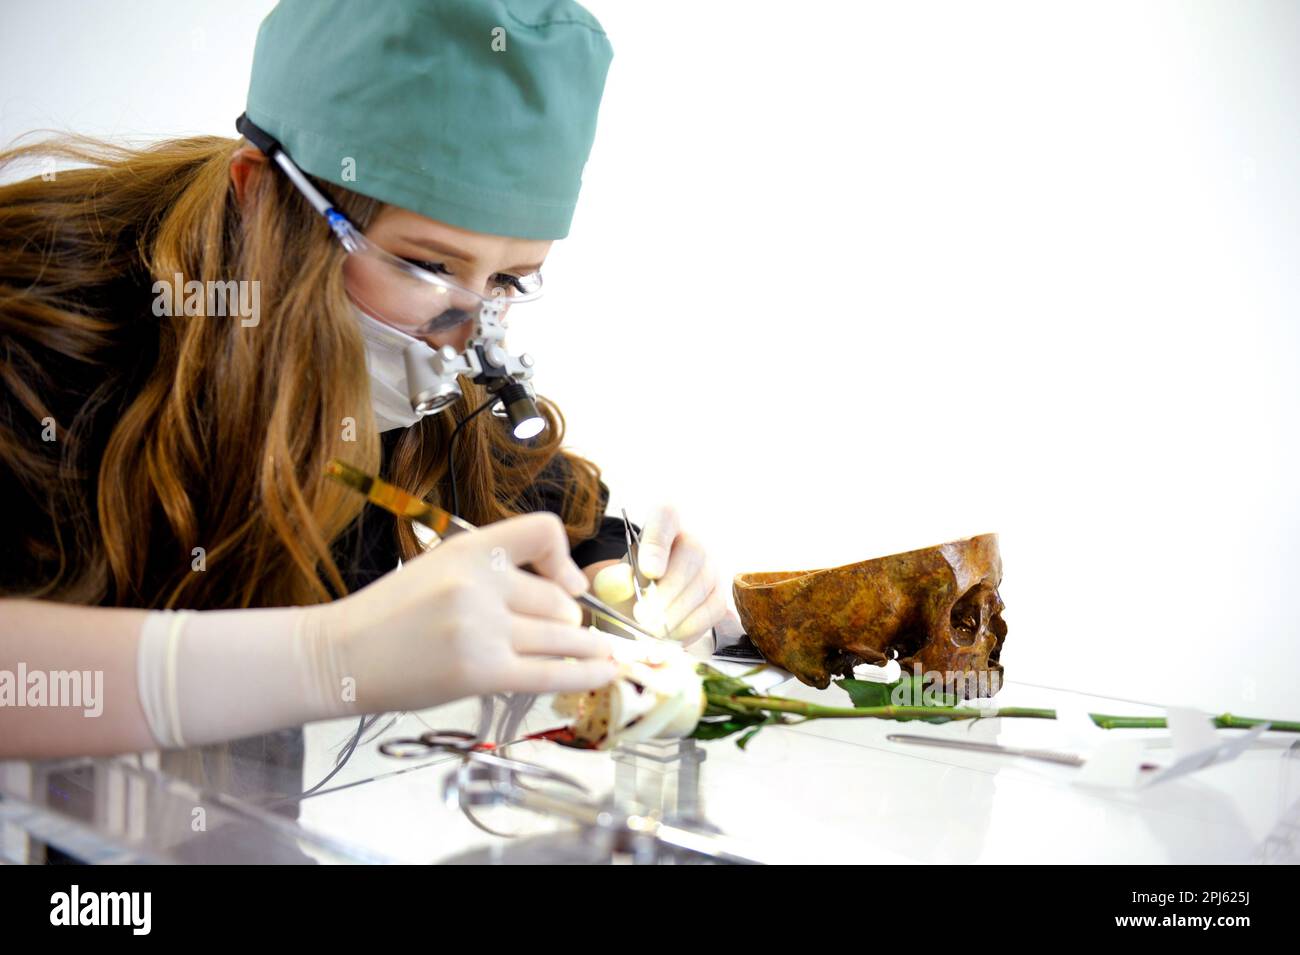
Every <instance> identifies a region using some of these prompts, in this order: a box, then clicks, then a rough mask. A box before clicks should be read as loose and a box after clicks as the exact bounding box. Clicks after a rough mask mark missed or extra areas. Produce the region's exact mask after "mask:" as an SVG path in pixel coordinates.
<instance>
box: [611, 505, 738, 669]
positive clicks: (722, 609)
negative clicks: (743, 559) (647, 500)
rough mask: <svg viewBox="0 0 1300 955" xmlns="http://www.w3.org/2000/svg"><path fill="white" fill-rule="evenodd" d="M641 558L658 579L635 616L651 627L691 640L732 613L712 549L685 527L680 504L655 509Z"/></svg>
mask: <svg viewBox="0 0 1300 955" xmlns="http://www.w3.org/2000/svg"><path fill="white" fill-rule="evenodd" d="M637 558H638V562H639V563H640V565H641V573H643V574H644V575H645V576H646V577H649V578H650V579H651V580H652V581H653V582H654V583H653V586H652V588H651V591H649V592H647V594H646V599H645V600H643V601H641V602H640V605H638V606H635V607H634V608H633V616H634V618H635V619H636V620H637V622H638V623H641V624H643V625H644V626H645V627H646V628H647V629H649V630H651V631H652V632H654V633H656V634H658V633H660V632H662V630H663V628H664V627H665V626H666V627H667V631H668V636H670V637H672V638H673V639H676V640H681V641H682V642H683V643H686V644H689V643H693V642H694V641H696V640H697V639H699V638H700V637H701V636H703V635H704V634H705V633H708V631H709V629H710V628H711V627H712V626H713V625H714V624H715V623H717V622H718V621H719V620H721V619H722V618H723V616H724V615H725V614H726V612H727V601H726V595H725V594H724V593H722V592H721V591H720V590H719V588H718V578H717V574H716V572H715V571H714V569H713V565H712V563H711V562H710V561H709V558H708V554H707V553H706V552H705V550H704V546H703V545H702V544H701V543H700V542H699V541H698V540H697V539H696V538H695V537H693V536H692V535H691V534H688V533H686V532H685V531H683V530H682V529H681V520H680V518H679V517H678V514H677V511H676V509H675V508H673V507H671V506H668V505H665V506H663V507H658V508H655V509H654V510H653V511H652V512H651V514H650V518H649V519H648V520H647V521H646V522H645V524H644V525H643V526H642V528H641V547H640V549H639V551H638V552H637ZM606 569H609V568H606ZM601 573H604V571H602V572H601ZM598 576H599V575H598ZM597 596H599V591H597Z"/></svg>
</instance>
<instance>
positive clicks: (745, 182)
mask: <svg viewBox="0 0 1300 955" xmlns="http://www.w3.org/2000/svg"><path fill="white" fill-rule="evenodd" d="M588 6H589V8H590V9H591V10H592V11H593V12H594V13H596V15H597V16H598V17H600V19H601V20H602V22H603V23H604V24H605V26H606V28H607V30H608V31H609V33H610V36H611V39H612V42H613V45H614V48H615V59H614V63H613V66H612V68H611V72H610V77H609V83H608V86H607V88H606V94H605V100H604V104H603V106H602V112H601V120H600V130H599V133H598V135H597V140H596V145H595V149H594V151H593V154H592V158H591V162H590V163H589V164H588V167H587V171H586V174H585V187H584V195H583V200H582V202H581V204H580V207H579V211H578V215H577V217H576V219H575V221H574V225H573V231H572V233H571V237H570V238H569V239H568V240H566V241H564V242H562V243H559V244H557V246H556V249H555V251H554V252H553V254H552V257H551V259H550V261H549V262H548V269H547V272H548V274H547V279H548V296H547V299H546V300H545V302H544V303H540V304H538V305H537V306H536V307H535V311H534V312H532V313H530V314H531V316H532V317H529V318H528V319H527V320H526V321H525V320H524V319H523V317H522V316H521V317H519V319H518V320H516V321H515V322H514V324H513V328H512V331H513V332H514V336H515V337H514V341H515V344H516V345H517V346H522V347H527V348H528V349H529V350H531V351H533V352H534V353H535V354H536V355H537V357H538V360H539V377H538V383H539V388H540V390H541V391H542V392H543V393H544V394H547V395H549V396H550V397H552V398H554V399H555V400H556V401H557V402H558V403H559V404H560V406H561V408H562V409H563V410H564V411H565V413H566V415H567V417H568V420H569V426H570V432H569V434H570V444H571V445H572V446H573V447H575V449H577V450H579V451H581V452H583V453H585V454H587V455H588V456H590V457H592V458H593V459H594V460H596V461H597V462H598V463H599V464H600V465H601V466H602V467H603V469H604V473H605V478H606V480H607V482H608V483H609V484H610V486H611V488H612V489H613V492H614V502H613V503H614V506H615V508H617V507H618V506H620V505H625V506H627V507H628V509H629V510H630V511H631V512H632V514H633V516H634V519H635V518H637V517H639V516H641V515H642V514H643V513H644V511H645V510H646V508H647V507H648V506H649V505H650V504H651V503H653V502H656V501H660V500H663V501H671V502H673V503H675V504H677V505H678V506H679V508H680V509H681V510H682V511H683V513H684V514H685V515H686V517H687V523H688V526H689V527H690V529H691V530H692V531H693V532H695V533H697V534H698V535H699V536H700V537H702V538H703V539H704V540H705V541H706V542H707V543H708V544H709V545H710V548H711V550H712V552H713V554H714V556H715V559H716V561H717V564H718V566H719V568H720V571H721V573H722V575H723V576H724V578H725V579H727V580H729V579H730V576H731V574H733V573H735V572H738V571H754V570H781V569H805V568H812V567H818V566H832V565H835V564H840V563H848V562H852V561H856V560H860V559H864V558H867V557H873V556H878V555H881V554H886V553H890V552H894V551H899V550H905V549H910V548H914V547H920V546H926V545H930V544H935V543H939V542H941V541H945V540H950V539H954V538H958V537H962V536H967V535H969V534H973V533H980V532H985V531H996V532H998V533H999V534H1000V535H1001V542H1002V552H1003V560H1004V564H1005V573H1006V577H1005V582H1004V585H1003V597H1004V598H1005V600H1006V602H1007V605H1008V610H1007V615H1006V616H1007V620H1008V623H1009V625H1010V636H1009V637H1008V641H1007V645H1006V649H1005V652H1004V656H1003V660H1004V662H1005V664H1006V665H1007V671H1008V677H1009V678H1011V679H1017V680H1030V681H1036V682H1041V683H1045V684H1049V685H1053V686H1065V687H1072V688H1081V689H1082V688H1086V689H1088V690H1091V691H1093V692H1097V693H1108V694H1113V695H1118V696H1123V697H1129V698H1134V699H1142V700H1151V701H1160V702H1183V703H1190V704H1193V705H1198V706H1202V707H1204V708H1207V709H1214V710H1218V711H1222V710H1225V709H1230V710H1232V711H1234V712H1238V713H1245V714H1249V715H1265V716H1275V717H1288V718H1292V719H1296V718H1300V701H1297V699H1296V694H1295V693H1294V691H1293V682H1294V679H1295V676H1296V673H1297V669H1298V664H1300V649H1297V645H1298V642H1300V624H1298V622H1297V621H1298V620H1300V613H1298V611H1297V608H1296V606H1295V594H1296V589H1297V588H1296V587H1295V584H1294V578H1295V575H1296V573H1297V570H1298V569H1300V550H1298V549H1297V544H1296V537H1297V530H1298V528H1297V523H1298V522H1297V495H1296V492H1295V488H1296V486H1297V479H1298V478H1300V474H1298V473H1297V472H1298V470H1300V469H1298V468H1297V451H1296V416H1297V407H1298V405H1300V385H1297V376H1296V372H1297V366H1298V364H1300V361H1298V359H1297V355H1298V350H1297V346H1298V344H1300V343H1298V342H1297V338H1298V337H1300V335H1298V332H1297V307H1298V306H1300V289H1298V288H1297V285H1298V282H1297V278H1296V268H1295V263H1296V262H1297V255H1298V253H1300V241H1298V234H1300V226H1297V222H1298V221H1300V195H1298V189H1297V184H1296V183H1297V171H1298V170H1300V132H1298V131H1300V117H1298V115H1297V109H1296V102H1297V91H1300V5H1297V4H1294V3H1290V2H1285V0H1279V2H1246V0H1239V2H1228V0H1224V2H1217V3H1206V2H1183V3H1151V2H1147V3H1103V2H1097V0H1090V2H1087V3H1082V2H1081V3H1071V4H1063V3H1014V4H1013V3H993V2H980V3H952V4H949V3H915V2H909V3H903V2H895V3H830V2H814V0H809V2H804V3H801V4H798V5H792V4H777V3H763V2H753V0H750V2H717V0H715V2H703V0H693V2H686V0H658V2H656V3H653V4H648V3H639V4H638V3H628V2H626V0H590V2H589V3H588ZM269 8H270V4H269V3H265V2H256V3H248V2H245V3H235V2H221V3H209V4H204V5H200V4H184V5H181V4H175V3H165V2H137V3H125V2H115V3H90V2H79V3H78V2H66V0H64V2H41V3H26V4H19V3H12V2H6V3H5V4H4V6H3V14H2V15H3V18H4V19H3V30H0V136H2V138H3V139H4V140H5V141H8V140H10V139H12V138H13V137H14V136H16V135H18V134H20V133H23V132H26V131H28V130H31V129H33V128H36V127H47V126H48V127H55V128H60V129H69V130H76V131H80V132H88V133H94V134H100V135H108V136H121V137H132V138H143V139H157V138H164V137H168V136H176V135H183V134H190V133H214V134H219V135H232V136H233V135H234V131H233V125H232V123H233V119H234V117H235V116H236V115H237V114H238V113H239V112H240V111H241V110H242V107H243V97H244V94H245V91H246V84H247V77H248V70H249V65H250V62H251V57H252V48H253V41H254V36H255V32H256V27H257V24H258V22H259V21H260V19H261V17H262V16H263V15H264V14H265V12H266V11H267V10H268V9H269ZM358 9H359V10H363V9H364V10H369V9H373V7H372V6H371V5H368V4H359V5H358Z"/></svg>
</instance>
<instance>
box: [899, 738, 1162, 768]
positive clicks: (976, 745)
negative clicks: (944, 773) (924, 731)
mask: <svg viewBox="0 0 1300 955" xmlns="http://www.w3.org/2000/svg"><path fill="white" fill-rule="evenodd" d="M885 739H887V740H890V741H891V742H894V743H912V744H914V745H917V746H938V747H941V748H947V749H964V750H967V751H969V752H976V753H998V754H999V755H1002V756H1021V757H1023V758H1025V759H1039V760H1042V761H1044V762H1047V763H1059V764H1060V765H1062V766H1076V767H1077V766H1082V765H1083V764H1084V763H1085V762H1087V760H1085V759H1084V758H1083V757H1082V756H1080V755H1078V754H1077V753H1062V752H1059V751H1057V750H1054V749H1027V748H1025V747H1022V746H1003V745H1002V744H1001V743H981V742H978V741H976V740H969V739H947V738H943V737H938V736H914V735H912V734H910V733H890V734H889V735H888V736H886V737H885ZM1138 768H1139V769H1141V770H1144V771H1150V770H1154V769H1159V768H1160V767H1158V766H1156V765H1155V764H1154V763H1143V764H1142V765H1141V766H1139V767H1138Z"/></svg>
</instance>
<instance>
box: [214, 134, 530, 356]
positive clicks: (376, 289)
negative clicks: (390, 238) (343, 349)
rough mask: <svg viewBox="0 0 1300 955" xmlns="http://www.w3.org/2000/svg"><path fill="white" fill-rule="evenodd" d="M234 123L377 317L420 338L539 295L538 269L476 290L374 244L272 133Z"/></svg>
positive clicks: (362, 305)
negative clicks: (307, 211)
mask: <svg viewBox="0 0 1300 955" xmlns="http://www.w3.org/2000/svg"><path fill="white" fill-rule="evenodd" d="M235 126H236V128H237V129H238V130H239V131H240V132H241V133H242V134H243V135H244V136H245V137H246V138H247V139H248V141H249V142H251V143H252V144H253V145H254V146H256V147H257V148H258V149H260V150H261V151H262V152H263V153H265V154H266V155H267V157H268V158H270V159H271V160H273V161H274V162H275V163H276V165H278V166H279V167H280V169H281V170H282V171H283V172H284V174H285V176H287V177H288V179H289V181H290V182H291V183H293V185H294V187H295V188H297V189H298V191H299V192H301V193H302V195H303V197H304V198H306V200H307V201H308V202H309V203H311V205H312V207H313V208H314V209H316V211H317V212H319V213H320V214H321V215H322V216H324V217H325V219H326V221H327V222H328V223H329V226H330V229H331V230H333V232H334V235H335V237H336V238H337V239H338V241H339V244H340V245H341V246H342V247H343V249H344V250H345V251H346V252H347V253H348V256H347V258H346V259H345V260H344V263H343V270H344V276H345V278H346V279H347V286H348V294H349V295H350V296H351V298H352V299H353V301H355V302H356V304H357V306H358V307H359V308H361V309H362V310H363V311H365V312H367V313H368V314H370V315H372V316H374V317H375V318H377V319H379V320H380V321H383V322H386V323H387V324H389V325H392V326H393V327H395V328H397V329H400V330H401V331H403V332H405V333H407V334H408V335H411V336H412V337H415V338H422V337H424V336H427V335H432V334H435V333H437V332H441V331H447V330H449V329H452V328H456V327H457V326H459V325H462V324H464V323H465V322H467V321H470V320H471V319H473V318H475V317H476V316H477V315H479V314H480V312H481V311H482V310H483V309H484V308H488V309H491V310H494V311H495V313H496V314H498V315H500V314H502V313H504V311H505V310H506V309H507V308H509V307H510V306H512V305H516V304H520V303H523V302H531V301H533V300H534V299H536V298H538V297H539V296H540V295H541V294H542V276H541V273H540V272H532V273H530V274H528V275H504V274H500V275H497V276H494V277H493V280H492V285H491V287H490V288H488V289H485V290H484V291H482V292H480V291H476V290H474V289H470V288H466V287H465V286H462V285H460V284H458V283H456V282H455V281H453V280H452V279H451V277H449V276H447V275H442V274H439V273H437V272H432V271H430V270H429V269H425V268H421V267H420V266H418V265H415V264H414V263H412V262H409V261H407V260H406V259H403V258H400V257H398V256H396V255H393V254H392V253H391V252H389V251H387V250H386V249H382V248H380V247H379V246H377V245H375V243H373V242H371V241H370V240H369V239H367V238H366V236H365V235H364V234H362V232H361V230H360V229H358V228H357V227H356V226H355V225H353V224H352V221H351V220H350V219H348V217H347V216H346V215H344V214H343V213H342V212H340V211H339V210H338V209H336V208H335V207H334V205H333V204H332V203H331V202H330V201H329V199H327V198H326V197H325V195H324V194H323V193H321V191H320V190H319V189H317V188H316V187H315V186H314V185H313V184H312V182H311V180H309V179H308V178H307V176H306V175H305V174H304V173H303V171H302V170H301V169H299V168H298V166H297V164H296V163H294V161H293V159H292V158H291V157H290V156H289V154H288V153H287V152H285V150H284V147H282V146H281V145H280V143H279V142H278V141H277V140H276V139H275V138H274V137H272V136H270V135H269V134H268V133H266V132H265V131H264V130H262V129H260V128H259V127H258V126H256V125H254V124H253V123H252V122H251V121H250V120H249V119H248V116H247V115H246V114H245V115H241V116H240V117H239V119H237V120H236V121H235ZM485 293H486V294H485Z"/></svg>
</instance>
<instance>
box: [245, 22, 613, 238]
mask: <svg viewBox="0 0 1300 955" xmlns="http://www.w3.org/2000/svg"><path fill="white" fill-rule="evenodd" d="M612 57H613V50H612V48H611V47H610V45H609V41H608V39H606V37H605V33H604V31H603V30H602V29H601V27H600V24H599V23H598V22H597V21H596V18H595V17H593V16H592V15H591V14H590V13H588V12H587V11H586V10H584V9H583V8H582V7H580V6H578V5H577V4H576V3H572V2H570V0H386V2H384V3H357V2H355V0H280V4H279V5H278V6H277V7H276V8H275V9H274V10H272V11H271V13H270V14H269V15H268V16H267V18H266V20H264V21H263V22H262V27H261V29H260V30H259V31H258V34H257V49H256V52H255V53H254V56H253V75H252V79H251V80H250V83H249V90H248V110H247V112H248V118H249V119H250V120H252V121H253V123H255V124H256V125H257V126H260V127H261V128H262V129H264V130H265V131H266V132H268V133H269V134H271V135H272V136H274V137H275V138H276V139H278V140H279V141H280V143H281V144H282V145H283V146H284V148H285V149H286V150H287V151H288V153H289V155H290V156H292V157H293V159H294V161H295V162H296V163H297V164H298V165H299V166H301V167H302V168H303V169H305V170H306V171H307V172H309V173H312V174H313V175H316V176H319V177H320V178H322V179H325V180H328V181H329V182H333V183H336V184H338V185H340V186H343V187H344V188H346V189H351V190H353V191H354V192H359V193H361V194H363V195H367V196H370V197H371V198H374V199H379V200H381V201H383V202H388V203H391V204H393V205H396V206H401V207H402V208H404V209H409V210H411V211H412V212H417V213H419V214H421V215H425V216H428V217H429V218H431V219H437V220H439V221H441V222H446V223H449V224H450V225H454V226H459V227H460V228H463V229H470V230H472V231H475V232H488V233H492V234H495V235H507V236H516V237H519V238H524V239H559V238H563V237H564V236H565V235H567V234H568V231H569V222H570V220H571V219H572V218H573V207H574V205H575V203H576V202H577V200H578V190H579V188H580V187H581V185H582V167H583V166H584V165H585V163H586V162H587V155H588V153H590V151H591V143H592V139H593V138H594V137H595V134H596V113H597V111H598V110H599V107H600V96H601V92H602V90H603V88H604V85H605V73H606V71H607V70H608V69H609V62H610V59H611V58H612Z"/></svg>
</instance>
